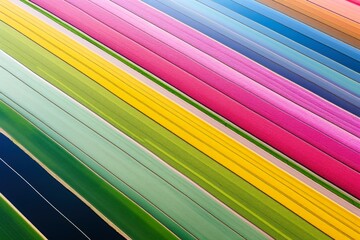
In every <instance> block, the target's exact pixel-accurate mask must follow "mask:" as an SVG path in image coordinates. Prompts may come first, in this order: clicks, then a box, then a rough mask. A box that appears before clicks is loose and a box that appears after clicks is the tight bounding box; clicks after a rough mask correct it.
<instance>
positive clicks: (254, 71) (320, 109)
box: [112, 0, 360, 137]
mask: <svg viewBox="0 0 360 240" xmlns="http://www.w3.org/2000/svg"><path fill="white" fill-rule="evenodd" d="M112 1H113V2H115V3H117V4H119V5H120V6H122V7H124V8H126V9H127V10H129V11H131V12H133V13H135V14H136V15H138V16H140V17H141V18H143V19H145V20H147V21H149V22H151V23H153V24H155V25H156V26H158V27H160V28H161V29H163V30H165V31H167V32H169V33H171V34H172V35H174V36H176V37H178V38H180V39H182V40H184V41H186V42H188V43H190V44H191V45H192V46H194V47H196V48H198V49H200V50H201V51H203V52H205V53H207V54H209V55H211V56H213V57H214V58H215V59H218V60H220V61H222V62H223V63H224V64H226V65H228V66H230V67H231V68H233V69H235V70H237V71H239V72H241V73H244V74H245V75H246V76H248V77H249V78H252V79H254V80H255V81H256V82H258V83H260V84H262V85H263V86H266V87H267V88H269V89H271V90H273V91H274V92H276V93H278V94H281V95H282V96H284V97H286V98H287V99H291V100H292V101H293V102H295V103H297V104H298V105H301V106H303V107H304V108H306V109H309V110H310V111H311V112H313V113H315V114H317V115H319V116H321V117H322V118H324V119H326V120H328V121H330V122H332V123H334V124H335V125H337V126H339V127H341V128H343V129H345V130H346V131H348V132H350V133H352V134H354V135H356V136H357V137H360V121H359V118H357V117H356V116H354V115H352V114H350V113H348V112H346V111H345V110H343V109H341V108H339V107H337V106H335V105H333V104H331V103H329V102H327V101H326V100H324V99H322V98H321V97H319V96H317V95H316V94H313V93H312V92H309V91H307V90H306V89H303V88H302V87H300V86H298V85H296V84H294V83H293V82H291V81H288V80H286V79H284V78H283V77H281V76H279V75H277V74H275V73H273V72H272V71H270V70H268V69H266V68H264V67H263V66H261V65H259V64H257V63H256V62H254V61H252V60H250V59H248V58H246V57H244V56H243V55H241V54H238V53H236V52H234V51H232V50H231V49H229V48H227V47H225V46H223V45H222V44H220V43H218V42H216V41H214V40H212V39H211V38H208V37H207V36H205V35H203V34H201V33H199V32H197V31H196V30H194V29H192V28H190V27H188V26H186V25H184V24H183V23H181V22H179V21H177V20H175V19H173V18H170V17H168V16H167V15H165V14H163V13H162V12H160V11H158V10H156V9H154V8H152V7H150V6H148V5H147V4H145V3H142V2H140V1H131V2H129V1H126V0H112Z"/></svg>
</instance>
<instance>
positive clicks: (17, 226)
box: [0, 195, 43, 240]
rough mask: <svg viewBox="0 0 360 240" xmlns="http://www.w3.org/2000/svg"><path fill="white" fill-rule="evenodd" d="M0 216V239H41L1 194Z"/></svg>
mask: <svg viewBox="0 0 360 240" xmlns="http://www.w3.org/2000/svg"><path fill="white" fill-rule="evenodd" d="M0 216H1V217H0V239H2V240H11V239H34V240H36V239H43V238H42V236H41V235H40V234H39V233H38V232H37V231H36V230H35V229H34V228H33V227H32V226H31V225H30V224H29V223H28V222H27V221H25V219H24V218H23V217H22V216H21V215H20V214H19V213H18V212H17V211H16V210H15V209H13V207H12V206H10V205H9V203H8V202H7V201H6V200H5V199H4V198H3V196H1V195H0Z"/></svg>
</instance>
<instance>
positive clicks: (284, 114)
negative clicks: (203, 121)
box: [67, 0, 360, 171]
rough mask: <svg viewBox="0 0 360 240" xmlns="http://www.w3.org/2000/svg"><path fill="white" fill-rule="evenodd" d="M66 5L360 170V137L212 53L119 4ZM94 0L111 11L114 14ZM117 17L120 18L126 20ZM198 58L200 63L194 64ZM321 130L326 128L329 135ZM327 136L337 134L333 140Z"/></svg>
mask: <svg viewBox="0 0 360 240" xmlns="http://www.w3.org/2000/svg"><path fill="white" fill-rule="evenodd" d="M67 2H69V3H71V4H73V5H74V6H76V7H78V8H80V9H82V10H83V11H85V12H86V13H88V14H89V15H90V16H92V17H94V18H95V19H97V20H99V21H101V22H103V23H104V24H106V25H107V26H109V27H111V28H112V29H114V30H116V31H117V32H119V33H120V34H123V35H124V36H126V37H128V38H130V39H132V40H133V41H136V42H137V43H139V44H141V45H142V46H144V47H146V48H147V49H149V50H151V51H152V52H154V53H156V54H158V55H159V56H161V57H163V58H164V59H166V60H167V61H169V62H171V63H173V64H175V65H176V66H178V67H180V68H182V69H184V70H185V71H187V72H189V73H190V74H192V75H194V76H195V77H197V78H199V79H201V80H202V81H203V82H205V83H207V84H209V85H210V86H212V87H214V88H216V89H217V90H219V91H221V92H223V93H225V94H226V95H227V96H229V97H231V98H232V99H234V100H236V101H237V102H239V103H241V104H243V105H245V106H246V107H248V108H249V109H252V110H254V111H255V112H257V113H259V114H260V115H262V116H264V117H266V118H267V119H269V120H271V121H273V122H274V123H276V124H278V125H279V126H281V127H283V128H284V129H286V130H288V131H289V132H291V133H293V134H295V135H296V136H298V137H299V138H301V139H303V140H305V141H307V142H308V143H310V144H312V145H314V146H315V147H317V148H319V149H320V150H323V151H324V152H326V153H328V154H330V155H331V156H333V157H334V158H336V159H338V160H340V161H341V162H343V163H344V164H346V165H348V166H349V167H351V168H354V169H355V170H357V171H360V162H359V161H356V159H358V158H359V150H360V141H359V138H357V137H355V136H353V135H351V134H349V133H348V132H346V131H344V130H342V129H340V128H338V127H337V126H335V125H333V124H330V123H329V122H327V121H326V120H324V119H322V118H320V117H318V116H316V115H314V114H312V113H311V112H308V111H306V110H305V109H303V108H301V107H299V106H298V105H296V104H294V103H292V102H291V101H287V100H286V99H284V98H282V97H281V96H279V95H278V94H276V93H274V92H272V91H271V90H269V89H267V88H265V87H263V86H262V85H260V84H258V83H256V82H254V81H252V80H250V79H249V78H247V77H245V76H244V75H242V74H240V73H239V72H237V71H235V70H233V69H231V68H229V67H227V66H226V65H224V64H222V63H221V62H219V61H217V60H215V59H214V58H212V57H210V56H209V55H206V54H204V53H203V52H201V51H199V50H197V49H196V48H193V47H191V46H189V45H188V44H186V43H184V42H183V41H181V40H179V39H177V38H176V37H172V36H171V35H170V34H166V33H165V32H164V31H162V30H160V29H158V28H157V27H155V26H154V25H151V24H149V23H148V24H146V25H143V24H141V22H142V23H144V21H141V22H140V21H139V20H140V19H134V18H133V15H132V14H129V12H127V11H126V10H124V9H122V8H120V7H118V6H117V5H114V4H112V3H110V2H104V1H96V0H93V1H86V0H84V1H77V0H67ZM92 2H96V3H97V4H100V5H102V7H106V8H107V10H108V11H112V13H113V14H110V13H109V12H108V11H106V10H105V9H103V8H102V7H99V6H98V5H96V4H93V3H92ZM117 16H121V18H120V17H117ZM140 28H141V29H143V30H144V31H148V34H146V33H144V32H143V31H141V30H140ZM150 34H151V35H154V36H151V35H150ZM155 36H156V37H155ZM161 40H162V41H161ZM164 41H165V42H167V43H168V44H171V45H173V46H174V47H176V48H177V49H178V51H177V50H175V49H174V48H172V47H170V46H169V45H167V44H165V43H164ZM191 57H192V58H191ZM194 59H195V60H197V61H194ZM206 66H207V67H208V68H207V67H206ZM211 69H213V70H214V71H212V70H211ZM291 114H292V115H291ZM298 118H300V120H299V119H298ZM316 128H318V129H320V130H323V131H324V132H325V134H324V133H322V132H320V131H319V130H318V129H316ZM327 134H328V135H332V137H333V138H332V137H331V136H330V137H329V136H328V135H327ZM334 138H335V139H337V141H336V140H335V139H334Z"/></svg>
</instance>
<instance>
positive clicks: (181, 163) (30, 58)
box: [0, 24, 325, 239]
mask: <svg viewBox="0 0 360 240" xmlns="http://www.w3.org/2000/svg"><path fill="white" fill-rule="evenodd" d="M0 30H1V32H2V33H4V34H3V37H2V39H0V47H1V48H2V49H3V50H4V51H5V52H7V53H8V54H10V55H11V56H12V57H14V58H15V59H17V60H18V61H20V62H21V63H22V64H24V65H25V66H26V67H28V68H29V69H31V70H32V71H33V72H35V73H36V74H38V75H40V76H41V77H42V78H44V79H46V80H47V81H49V82H50V83H51V84H53V85H54V86H56V87H58V88H59V89H61V90H62V91H64V92H65V93H67V94H68V95H70V96H71V97H73V98H74V99H76V100H77V101H78V102H80V103H82V104H83V105H85V106H86V107H87V108H89V109H90V110H92V111H93V112H95V113H96V114H98V115H99V116H101V117H102V118H104V119H105V120H107V121H108V122H109V123H111V124H112V125H113V126H115V127H116V128H118V129H120V130H121V131H123V132H124V133H125V134H127V135H128V136H130V137H132V138H133V139H134V140H136V141H137V142H139V143H140V144H142V145H143V146H145V147H146V148H148V149H149V150H150V151H152V152H153V153H155V154H156V155H158V156H159V157H160V158H161V159H163V160H164V161H166V162H167V163H169V164H170V165H172V166H173V167H174V168H176V169H177V170H178V171H180V172H182V173H183V174H185V175H186V176H188V177H189V178H190V179H192V180H193V181H194V182H196V183H198V184H199V185H200V186H201V187H203V188H204V189H206V190H207V191H208V192H210V193H211V194H212V195H214V196H215V197H217V198H218V199H220V200H221V201H222V202H224V203H225V204H226V205H228V206H229V207H231V208H232V209H234V210H235V211H236V212H238V213H240V214H241V215H242V216H244V217H245V218H246V219H248V220H249V221H251V222H253V223H254V224H255V225H257V226H258V227H260V228H261V229H263V230H264V231H266V232H267V233H269V234H270V235H272V236H274V237H276V238H281V237H283V236H284V235H285V236H287V237H291V238H302V239H304V238H309V237H311V236H314V235H318V236H319V238H321V237H322V238H324V237H325V235H323V234H322V233H321V232H320V231H319V230H317V229H316V228H315V227H313V226H312V225H310V224H309V223H307V222H306V221H304V220H303V219H302V218H300V217H299V216H297V215H296V214H294V213H293V212H291V211H290V210H288V209H286V208H285V207H283V206H282V205H281V204H279V203H278V202H276V201H274V200H273V199H272V198H270V197H269V196H267V195H265V194H264V193H262V192H261V191H259V190H258V189H256V188H255V187H253V186H252V185H251V184H249V183H247V182H246V181H244V180H243V179H241V178H239V177H238V176H236V175H235V174H233V173H232V172H230V171H229V170H228V169H226V168H224V167H222V166H221V165H219V164H218V163H216V162H215V161H213V160H212V159H211V158H209V157H208V156H206V155H205V154H203V153H202V152H200V151H198V150H197V149H196V148H194V147H192V146H191V145H189V144H188V143H186V142H185V141H183V140H182V139H180V138H179V137H177V136H176V135H174V134H172V133H171V132H169V131H168V130H167V129H165V128H163V127H162V126H160V125H159V124H157V123H155V122H154V121H153V120H151V119H149V118H148V117H146V116H145V115H144V114H142V113H141V112H139V111H137V110H135V109H134V108H132V107H131V106H129V105H128V104H126V103H125V102H123V101H122V100H121V99H119V98H116V97H115V96H114V95H113V94H111V93H109V92H108V91H107V90H105V89H104V88H102V87H100V86H99V85H97V84H96V83H95V82H94V81H92V80H91V79H89V78H87V77H86V76H85V75H83V74H81V73H80V72H78V71H77V70H76V69H74V68H73V67H71V66H69V65H67V64H66V63H64V62H62V61H61V60H60V59H58V58H56V57H54V56H53V55H52V54H49V52H47V50H45V49H43V48H41V47H39V46H38V45H36V44H35V43H34V42H31V41H30V40H29V39H27V38H25V37H24V36H22V35H21V34H19V33H18V32H16V31H14V30H13V29H11V28H9V27H7V26H6V25H4V24H0ZM30 139H31V138H30Z"/></svg>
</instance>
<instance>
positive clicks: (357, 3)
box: [348, 0, 360, 6]
mask: <svg viewBox="0 0 360 240" xmlns="http://www.w3.org/2000/svg"><path fill="white" fill-rule="evenodd" d="M348 1H349V2H351V3H354V4H356V5H358V6H360V0H348Z"/></svg>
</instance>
